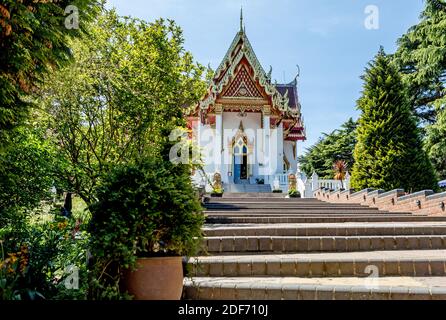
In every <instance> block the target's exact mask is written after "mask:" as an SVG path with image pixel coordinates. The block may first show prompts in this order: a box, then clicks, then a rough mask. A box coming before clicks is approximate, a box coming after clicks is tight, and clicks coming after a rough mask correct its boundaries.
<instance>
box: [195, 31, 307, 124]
mask: <svg viewBox="0 0 446 320" xmlns="http://www.w3.org/2000/svg"><path fill="white" fill-rule="evenodd" d="M240 41H242V42H243V45H242V49H241V50H240V51H239V52H238V54H237V56H236V57H234V59H231V54H232V53H233V52H234V50H235V49H236V47H237V45H238V44H239V42H240ZM243 57H245V58H246V59H247V60H248V62H249V63H250V64H251V66H252V68H253V69H254V80H256V81H258V82H259V84H260V86H261V87H262V88H263V89H264V90H265V92H266V93H267V94H268V95H269V96H270V97H271V100H272V104H273V108H276V109H278V110H280V111H281V112H282V113H285V114H290V116H292V117H293V118H294V117H298V116H299V114H296V113H295V112H294V110H293V109H291V108H290V106H289V98H288V91H287V92H286V93H285V95H284V96H282V95H281V94H280V93H279V91H278V90H277V89H276V87H275V85H274V84H272V83H271V73H272V70H271V69H270V71H269V73H268V74H266V72H265V70H264V69H263V67H262V65H261V64H260V62H259V60H258V59H257V56H256V55H255V53H254V50H253V48H252V46H251V43H250V42H249V39H248V38H247V36H246V34H245V32H244V31H242V30H241V31H239V32H238V33H237V35H236V36H235V38H234V40H233V41H232V44H231V46H230V48H229V50H228V51H227V53H226V55H225V57H224V59H223V61H222V62H221V64H220V66H219V67H218V69H217V70H216V72H215V77H214V83H213V84H212V85H211V86H210V88H209V91H208V94H207V96H206V98H205V99H204V100H202V101H201V102H200V104H199V107H200V109H201V110H207V109H209V107H210V106H211V105H213V104H215V101H216V99H217V96H218V95H219V94H220V93H221V92H222V91H223V88H224V87H225V86H226V85H228V83H229V82H230V80H231V79H232V78H233V77H234V73H235V68H236V67H237V66H238V64H239V63H240V61H241V60H242V59H243ZM224 71H226V73H225V74H224V76H223V78H222V79H221V80H220V81H219V82H218V83H216V80H215V79H218V78H219V77H220V76H221V74H222V72H224Z"/></svg>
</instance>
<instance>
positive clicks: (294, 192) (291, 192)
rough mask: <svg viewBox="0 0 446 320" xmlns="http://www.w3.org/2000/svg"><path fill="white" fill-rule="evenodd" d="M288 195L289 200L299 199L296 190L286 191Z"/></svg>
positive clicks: (299, 195) (298, 193)
mask: <svg viewBox="0 0 446 320" xmlns="http://www.w3.org/2000/svg"><path fill="white" fill-rule="evenodd" d="M288 195H289V196H290V198H300V197H301V194H300V192H299V191H297V190H296V189H290V190H288Z"/></svg>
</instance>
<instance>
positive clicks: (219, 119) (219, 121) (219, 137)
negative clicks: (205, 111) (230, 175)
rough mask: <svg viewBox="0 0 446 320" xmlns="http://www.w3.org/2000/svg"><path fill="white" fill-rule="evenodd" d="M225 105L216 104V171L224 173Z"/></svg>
mask: <svg viewBox="0 0 446 320" xmlns="http://www.w3.org/2000/svg"><path fill="white" fill-rule="evenodd" d="M222 143H223V106H222V105H219V104H217V105H215V149H214V150H215V154H214V162H215V171H216V172H219V173H222V163H223V161H222V160H223V159H222V155H223V144H222Z"/></svg>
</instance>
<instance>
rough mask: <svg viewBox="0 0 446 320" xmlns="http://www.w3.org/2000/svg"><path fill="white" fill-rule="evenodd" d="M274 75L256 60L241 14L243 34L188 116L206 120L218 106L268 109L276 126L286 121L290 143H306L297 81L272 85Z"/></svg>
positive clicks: (235, 41)
mask: <svg viewBox="0 0 446 320" xmlns="http://www.w3.org/2000/svg"><path fill="white" fill-rule="evenodd" d="M271 75H272V68H270V69H269V72H268V73H267V72H265V70H264V69H263V67H262V65H261V64H260V62H259V60H258V59H257V56H256V54H255V52H254V50H253V48H252V46H251V43H250V41H249V39H248V37H247V35H246V32H245V28H244V26H243V14H242V13H241V15H240V30H239V31H238V32H237V34H236V36H235V38H234V40H233V41H232V44H231V46H230V47H229V49H228V51H227V52H226V55H225V57H224V58H223V60H222V62H221V63H220V65H219V67H218V68H217V70H216V71H215V73H214V76H213V78H212V81H211V83H210V86H209V89H208V91H207V93H206V95H205V97H204V98H203V99H202V100H201V101H200V102H199V104H198V105H197V106H196V107H195V108H193V109H192V110H190V114H189V115H190V116H200V117H201V118H202V119H203V117H206V115H207V114H212V113H213V111H214V110H215V106H216V105H217V104H225V105H226V104H228V103H229V104H233V105H235V106H239V105H243V104H244V105H245V106H241V108H244V107H246V108H248V109H251V110H257V111H261V108H263V107H264V106H265V105H268V106H270V108H271V114H272V117H273V118H274V119H275V123H279V122H281V121H282V120H285V121H284V129H285V132H286V137H287V138H289V139H288V140H305V130H304V126H303V119H302V115H301V106H300V103H299V97H298V91H297V78H296V79H295V80H294V81H293V82H291V83H288V84H277V83H272V81H271ZM223 102H224V103H223ZM256 108H257V109H256Z"/></svg>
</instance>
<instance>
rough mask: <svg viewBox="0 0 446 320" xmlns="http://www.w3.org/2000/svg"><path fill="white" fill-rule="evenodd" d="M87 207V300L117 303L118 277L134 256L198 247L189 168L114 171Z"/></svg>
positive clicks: (149, 163)
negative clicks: (89, 254) (89, 271)
mask: <svg viewBox="0 0 446 320" xmlns="http://www.w3.org/2000/svg"><path fill="white" fill-rule="evenodd" d="M97 196H98V201H97V202H96V203H94V204H93V205H91V206H90V211H91V213H92V220H91V223H90V227H89V231H90V233H91V252H92V255H93V262H94V264H93V265H92V266H91V268H92V269H93V273H92V278H91V285H92V287H91V292H90V298H92V299H120V298H123V297H124V298H126V296H125V295H124V296H123V295H121V294H120V290H119V282H120V276H121V272H122V271H123V270H124V269H128V268H131V267H133V266H134V265H135V262H136V259H137V258H138V257H154V256H165V255H170V256H172V255H174V256H181V255H191V254H194V253H195V251H196V249H197V248H198V244H199V243H201V236H202V231H201V227H202V225H203V223H204V216H203V214H202V207H201V204H200V202H199V200H198V199H197V198H196V191H195V190H194V189H193V187H192V183H191V179H190V167H189V166H186V165H174V164H172V163H171V162H169V161H156V160H146V161H144V162H143V163H141V164H139V165H127V166H122V167H117V168H115V169H114V170H113V171H112V172H111V173H110V174H109V175H108V176H107V177H105V179H104V181H103V184H102V186H101V187H100V188H99V190H98V192H97Z"/></svg>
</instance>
